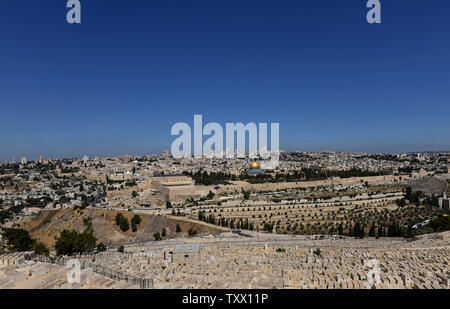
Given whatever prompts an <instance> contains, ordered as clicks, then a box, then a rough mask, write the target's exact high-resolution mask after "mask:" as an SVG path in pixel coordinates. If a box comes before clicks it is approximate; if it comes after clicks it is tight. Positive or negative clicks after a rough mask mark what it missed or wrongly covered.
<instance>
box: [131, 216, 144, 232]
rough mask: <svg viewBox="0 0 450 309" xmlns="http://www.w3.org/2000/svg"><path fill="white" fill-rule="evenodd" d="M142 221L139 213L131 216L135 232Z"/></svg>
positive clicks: (132, 227)
mask: <svg viewBox="0 0 450 309" xmlns="http://www.w3.org/2000/svg"><path fill="white" fill-rule="evenodd" d="M141 222H142V219H141V217H139V215H134V216H133V218H131V230H132V231H133V232H136V231H137V226H138V225H139V224H140V223H141Z"/></svg>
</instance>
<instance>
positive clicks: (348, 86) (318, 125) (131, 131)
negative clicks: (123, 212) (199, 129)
mask: <svg viewBox="0 0 450 309" xmlns="http://www.w3.org/2000/svg"><path fill="white" fill-rule="evenodd" d="M80 2H81V4H82V24H80V25H70V24H68V23H67V22H66V12H67V10H68V9H67V8H66V1H65V0H46V1H34V0H21V1H12V0H8V1H7V0H1V1H0V40H1V41H0V42H1V43H0V108H1V111H2V117H1V122H0V160H11V158H12V157H17V158H20V157H21V156H27V157H28V158H29V159H35V158H37V157H38V156H39V155H41V154H42V155H43V156H44V157H49V156H53V157H74V156H82V155H84V154H87V155H89V156H96V155H98V156H108V155H117V154H124V153H130V154H146V153H154V152H160V151H161V150H162V149H170V145H171V143H172V141H173V140H174V139H175V137H172V136H171V135H170V128H171V126H172V125H173V124H174V123H176V122H181V121H182V122H188V123H191V124H192V125H193V115H194V114H202V115H203V117H204V122H212V121H214V122H219V123H222V124H225V123H226V122H238V121H240V122H244V123H245V122H250V121H253V122H279V123H280V147H281V148H282V149H286V150H314V149H337V150H347V151H367V152H402V151H422V150H450V138H449V137H450V126H449V115H450V57H449V55H450V19H449V18H448V12H450V2H449V1H444V0H431V1H415V0H411V1H407V0H389V1H387V0H381V4H382V23H381V24H379V25H370V24H368V23H367V22H366V20H365V15H366V13H367V11H368V9H367V8H366V7H365V6H366V5H365V4H366V1H365V0H352V1H351V0H342V1H336V0H314V1H313V0H308V1H300V0H295V1H294V0H292V1H287V0H276V1H275V0H258V1H256V0H252V1H250V0H226V1H224V0H204V1H203V0H202V1H198V0H180V1H172V0H158V1H147V0H127V1H125V0H123V1H119V0H115V1H107V0H81V1H80Z"/></svg>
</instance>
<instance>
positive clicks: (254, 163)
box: [250, 162, 259, 168]
mask: <svg viewBox="0 0 450 309" xmlns="http://www.w3.org/2000/svg"><path fill="white" fill-rule="evenodd" d="M250 168H259V163H258V162H252V163H250Z"/></svg>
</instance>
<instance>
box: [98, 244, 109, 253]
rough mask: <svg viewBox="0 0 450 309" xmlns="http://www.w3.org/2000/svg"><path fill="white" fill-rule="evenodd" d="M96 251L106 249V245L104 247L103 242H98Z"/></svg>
mask: <svg viewBox="0 0 450 309" xmlns="http://www.w3.org/2000/svg"><path fill="white" fill-rule="evenodd" d="M96 249H97V251H98V252H103V251H106V249H107V247H106V245H105V244H104V243H102V242H101V243H99V244H98V245H97V248H96Z"/></svg>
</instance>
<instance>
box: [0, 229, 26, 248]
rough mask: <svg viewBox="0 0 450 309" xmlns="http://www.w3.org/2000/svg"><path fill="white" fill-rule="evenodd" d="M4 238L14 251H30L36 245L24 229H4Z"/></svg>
mask: <svg viewBox="0 0 450 309" xmlns="http://www.w3.org/2000/svg"><path fill="white" fill-rule="evenodd" d="M2 237H3V238H4V239H6V240H7V241H8V246H9V247H10V249H12V250H17V251H30V250H31V249H32V247H33V245H34V241H33V240H32V239H31V237H30V234H29V233H28V231H26V230H24V229H11V228H3V232H2Z"/></svg>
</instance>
